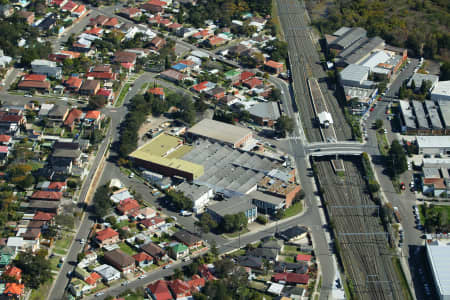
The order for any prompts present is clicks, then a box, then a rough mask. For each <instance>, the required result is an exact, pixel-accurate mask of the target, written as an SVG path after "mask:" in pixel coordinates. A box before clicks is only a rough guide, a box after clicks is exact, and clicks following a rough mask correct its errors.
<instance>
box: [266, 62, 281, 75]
mask: <svg viewBox="0 0 450 300" xmlns="http://www.w3.org/2000/svg"><path fill="white" fill-rule="evenodd" d="M264 68H265V69H266V70H267V71H268V72H270V73H274V74H280V73H281V72H283V69H284V64H283V63H280V62H276V61H273V60H268V61H266V62H265V63H264Z"/></svg>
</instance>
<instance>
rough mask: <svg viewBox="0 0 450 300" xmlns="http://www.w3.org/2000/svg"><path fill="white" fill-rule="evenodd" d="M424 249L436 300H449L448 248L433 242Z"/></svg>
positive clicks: (449, 249) (449, 247) (449, 251)
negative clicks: (436, 295) (436, 296)
mask: <svg viewBox="0 0 450 300" xmlns="http://www.w3.org/2000/svg"><path fill="white" fill-rule="evenodd" d="M426 249H427V259H428V263H429V264H430V269H431V273H432V275H433V280H434V284H435V287H436V291H437V294H438V297H439V298H438V299H441V300H443V299H450V246H448V245H444V244H441V243H440V242H438V241H433V242H431V243H426Z"/></svg>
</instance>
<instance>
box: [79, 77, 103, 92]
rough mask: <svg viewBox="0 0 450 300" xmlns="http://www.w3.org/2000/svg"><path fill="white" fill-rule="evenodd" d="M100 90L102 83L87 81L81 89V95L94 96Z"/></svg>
mask: <svg viewBox="0 0 450 300" xmlns="http://www.w3.org/2000/svg"><path fill="white" fill-rule="evenodd" d="M99 89H100V81H98V80H95V79H94V80H91V79H87V80H85V81H84V82H83V84H82V85H81V87H80V90H79V92H80V94H81V95H86V96H94V95H95V94H97V92H98V90H99Z"/></svg>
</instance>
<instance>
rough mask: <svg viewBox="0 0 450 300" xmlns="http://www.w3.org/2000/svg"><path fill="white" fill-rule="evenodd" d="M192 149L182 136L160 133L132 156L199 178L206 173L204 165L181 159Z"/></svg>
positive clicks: (131, 155)
mask: <svg viewBox="0 0 450 300" xmlns="http://www.w3.org/2000/svg"><path fill="white" fill-rule="evenodd" d="M191 149H192V147H191V146H188V145H184V144H183V140H182V139H181V138H178V137H176V136H172V135H168V134H160V135H159V136H157V137H155V138H153V139H151V140H150V141H149V142H148V143H146V144H144V145H143V146H141V147H140V148H138V149H136V150H135V151H134V152H133V153H131V154H130V157H134V158H138V159H141V160H145V161H149V162H153V163H156V164H159V165H163V166H167V167H169V168H172V169H178V170H180V171H184V172H188V173H191V174H193V175H194V178H198V177H200V176H202V175H203V173H204V169H203V166H202V165H199V164H195V163H191V162H189V161H186V160H183V159H180V157H183V156H184V155H185V154H186V153H188V152H189V151H191Z"/></svg>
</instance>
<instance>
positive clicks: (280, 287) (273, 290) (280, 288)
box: [267, 283, 284, 296]
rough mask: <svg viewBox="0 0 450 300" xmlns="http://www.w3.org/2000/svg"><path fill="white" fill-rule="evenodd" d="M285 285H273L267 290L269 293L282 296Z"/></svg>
mask: <svg viewBox="0 0 450 300" xmlns="http://www.w3.org/2000/svg"><path fill="white" fill-rule="evenodd" d="M283 288H284V285H283V284H280V283H272V284H271V285H270V286H269V288H268V289H267V292H268V293H270V294H273V295H277V296H280V295H281V292H282V291H283Z"/></svg>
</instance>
